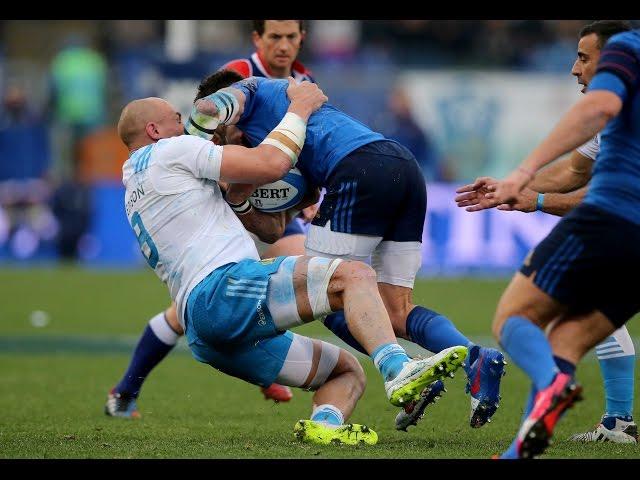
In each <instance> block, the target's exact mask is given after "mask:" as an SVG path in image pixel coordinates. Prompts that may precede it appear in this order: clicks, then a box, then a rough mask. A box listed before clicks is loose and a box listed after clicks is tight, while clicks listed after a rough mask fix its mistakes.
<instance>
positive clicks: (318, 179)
mask: <svg viewBox="0 0 640 480" xmlns="http://www.w3.org/2000/svg"><path fill="white" fill-rule="evenodd" d="M287 86H288V82H287V80H276V79H266V78H257V77H251V78H248V79H246V80H243V81H241V82H238V83H235V84H233V85H232V87H234V88H238V89H240V90H241V91H242V92H243V93H244V94H245V97H246V102H245V107H244V112H243V114H242V116H241V118H240V121H239V122H238V123H237V126H238V128H240V130H242V131H243V133H244V135H245V137H246V138H247V140H248V141H249V143H250V144H251V145H252V146H256V145H258V144H259V143H260V142H262V140H264V139H265V137H266V136H267V135H268V134H269V133H270V132H271V130H273V129H274V128H275V127H276V125H278V123H279V122H280V120H281V119H282V117H283V116H284V115H285V113H286V111H287V109H288V108H289V103H290V101H289V98H288V97H287ZM377 140H384V136H382V135H381V134H379V133H377V132H374V131H373V130H371V129H370V128H369V127H367V126H366V125H364V124H363V123H361V122H359V121H358V120H356V119H354V118H352V117H350V116H349V115H347V114H346V113H344V112H342V111H341V110H338V109H337V108H335V107H334V106H332V105H330V104H328V103H325V104H324V105H322V107H320V109H319V110H317V111H315V112H314V113H313V114H311V116H310V117H309V120H308V122H307V136H306V139H305V142H304V148H303V149H302V152H301V153H300V156H299V158H298V164H297V166H298V168H300V170H302V172H303V173H304V174H305V175H306V176H307V177H308V178H310V179H311V181H312V182H314V183H315V184H317V185H323V184H324V183H325V181H326V179H327V178H328V176H329V174H330V173H331V172H332V171H333V168H334V167H335V166H336V165H337V164H338V163H339V161H340V160H342V159H343V158H344V157H345V156H346V155H348V154H349V153H351V152H352V151H354V150H355V149H357V148H358V147H361V146H362V145H366V144H368V143H371V142H375V141H377Z"/></svg>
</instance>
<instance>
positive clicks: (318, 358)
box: [118, 78, 467, 445]
mask: <svg viewBox="0 0 640 480" xmlns="http://www.w3.org/2000/svg"><path fill="white" fill-rule="evenodd" d="M285 83H287V88H286V89H285V92H286V95H287V97H288V99H290V102H288V108H287V109H286V110H285V112H283V115H282V117H281V119H280V122H279V123H278V124H277V125H276V126H275V127H274V128H273V129H272V131H271V132H270V133H269V134H268V136H267V138H266V139H265V141H264V142H262V143H261V144H260V145H257V146H256V147H255V148H246V147H243V146H236V145H227V146H218V145H215V144H213V143H212V142H210V141H208V140H204V139H202V138H198V137H195V136H190V135H182V132H183V129H184V126H183V124H182V120H181V118H180V114H179V113H178V112H176V110H175V109H174V108H173V107H172V106H171V105H170V104H169V103H168V102H166V101H164V100H162V99H159V98H147V99H142V100H136V101H133V102H131V103H129V104H128V105H127V106H126V107H125V108H124V110H123V112H122V114H121V116H120V121H119V122H118V132H119V134H120V137H121V139H122V141H123V142H124V143H125V145H127V147H128V148H129V150H130V152H131V154H130V157H129V159H128V160H127V161H126V162H125V164H124V166H123V183H124V184H125V187H126V193H125V206H126V214H127V218H128V220H129V223H130V224H131V227H132V229H133V231H134V233H135V235H136V237H137V238H138V242H139V244H140V249H141V252H142V254H143V255H144V257H145V258H146V260H147V262H148V264H149V266H150V267H151V268H152V269H153V270H154V272H155V273H156V275H158V277H159V278H160V279H161V280H162V281H163V282H164V283H165V284H166V285H167V286H168V288H169V291H170V295H171V298H172V300H173V301H174V302H176V304H177V312H178V320H179V322H180V325H181V327H182V328H183V330H184V331H185V334H186V336H187V339H188V343H189V347H190V348H191V351H192V354H193V356H194V357H195V358H196V359H197V360H198V361H201V362H203V363H207V364H209V365H211V366H213V367H214V368H216V369H219V370H221V371H223V372H224V373H227V374H229V375H232V376H235V377H238V378H241V379H243V380H245V381H248V382H251V383H254V384H256V385H261V386H268V385H271V384H272V383H273V382H274V381H277V382H278V383H281V384H285V385H289V386H295V387H300V388H305V389H308V390H314V391H315V394H314V397H313V409H312V413H311V416H310V418H309V419H305V420H300V421H298V422H297V423H296V424H295V427H294V432H295V434H296V436H297V437H298V438H299V439H301V440H303V441H308V442H313V443H320V444H329V443H342V444H348V445H354V444H358V443H367V444H375V443H377V439H378V437H377V434H376V433H375V432H374V431H373V430H371V429H369V428H367V427H366V426H364V425H358V424H345V420H346V419H348V417H349V416H350V414H351V413H352V411H353V409H354V407H355V405H356V402H357V401H358V399H359V398H360V396H361V395H362V393H363V391H364V386H365V376H364V372H363V371H362V367H361V366H360V364H359V363H358V361H357V360H356V359H355V357H353V355H351V354H349V353H348V352H347V351H346V350H341V349H339V348H337V347H335V346H334V345H331V344H328V343H326V342H321V341H317V340H313V339H310V338H307V337H303V336H301V335H296V334H293V333H291V332H290V331H289V330H288V329H289V328H290V327H295V326H297V325H301V324H303V323H307V322H309V321H312V320H314V319H316V318H321V317H323V316H326V315H327V314H329V313H330V312H332V311H335V310H344V312H345V315H346V318H347V321H348V324H349V327H350V330H351V331H352V333H353V335H354V337H355V338H357V339H358V341H359V343H360V344H361V345H362V346H363V347H364V348H365V350H366V351H367V353H368V354H369V355H370V356H371V358H372V360H373V362H374V364H375V366H376V367H377V368H378V370H379V371H380V374H381V376H382V378H383V381H384V385H385V391H386V394H387V397H388V399H389V401H390V402H391V403H392V404H394V405H396V406H402V405H403V404H404V403H406V402H408V401H410V400H412V399H416V398H417V397H418V396H419V395H420V392H421V390H422V388H424V387H425V386H426V385H427V384H429V383H431V382H433V381H435V380H437V379H439V378H441V377H443V376H445V375H447V374H450V375H453V372H454V371H455V370H456V369H457V368H458V367H459V366H460V364H461V363H462V361H463V360H464V358H465V357H466V355H467V349H466V347H464V346H455V347H452V348H449V349H446V350H444V351H443V352H441V353H439V354H437V355H434V356H433V357H430V358H428V359H419V360H411V359H409V357H408V356H407V355H406V352H405V351H404V349H403V348H402V347H401V346H400V345H398V343H397V340H396V337H395V335H394V334H393V328H392V326H391V322H390V320H389V316H388V314H387V312H386V309H385V306H384V303H383V301H382V298H381V297H380V294H379V292H378V289H377V285H376V282H375V272H374V271H373V269H371V267H369V266H367V265H366V264H364V263H361V262H355V261H352V262H349V261H343V260H341V259H328V258H322V257H312V256H288V257H285V256H281V257H277V258H274V259H268V260H262V261H260V260H259V256H258V253H257V250H256V248H255V245H254V243H253V241H252V240H251V238H250V237H249V235H248V233H247V230H246V229H245V228H244V226H243V225H242V223H241V221H240V220H239V219H238V216H236V214H238V215H239V216H245V215H252V217H253V222H254V224H255V225H258V224H260V225H262V226H263V227H264V228H265V230H266V234H268V231H269V230H270V229H272V228H273V226H274V225H278V224H279V225H281V226H282V224H283V223H282V217H283V215H282V214H281V213H280V214H269V213H265V212H259V211H255V210H254V209H253V208H252V207H251V205H250V204H249V202H248V200H247V199H248V197H249V195H250V194H251V192H252V191H253V190H254V189H255V187H256V186H257V185H262V184H265V183H269V182H272V181H275V180H278V179H279V178H282V177H283V176H284V175H285V174H286V173H287V172H288V171H289V169H290V168H291V167H292V166H295V165H296V162H297V159H298V154H299V152H300V150H301V149H302V147H303V145H304V141H305V138H306V126H307V120H308V118H309V116H310V115H311V113H312V112H313V111H315V110H317V109H318V108H319V107H320V105H321V104H322V103H324V102H325V101H326V100H327V98H326V97H325V96H324V94H323V93H322V91H321V90H320V89H319V88H318V87H317V86H316V85H314V84H312V83H309V82H302V84H300V85H297V84H296V83H295V81H294V80H293V78H290V79H289V81H288V82H287V81H286V80H285ZM219 181H224V182H228V183H231V184H232V185H230V187H229V190H228V192H227V196H228V195H229V192H230V191H235V193H236V194H238V192H242V193H243V195H244V200H243V201H242V202H240V203H234V202H230V201H229V199H228V197H227V198H226V199H225V198H224V197H223V195H222V192H221V190H220V188H219V187H218V183H217V182H219ZM234 212H235V213H234Z"/></svg>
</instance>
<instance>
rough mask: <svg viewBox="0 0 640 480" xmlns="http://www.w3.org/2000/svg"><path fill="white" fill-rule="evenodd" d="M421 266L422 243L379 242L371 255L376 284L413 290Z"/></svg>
mask: <svg viewBox="0 0 640 480" xmlns="http://www.w3.org/2000/svg"><path fill="white" fill-rule="evenodd" d="M421 265H422V243H420V242H391V241H384V242H380V245H378V246H377V247H376V249H375V250H374V251H373V254H372V255H371V266H372V267H373V269H374V270H375V271H376V276H377V279H378V282H383V283H389V284H391V285H397V286H399V287H409V288H413V284H414V283H415V281H416V274H417V273H418V270H420V266H421Z"/></svg>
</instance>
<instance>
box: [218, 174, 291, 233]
mask: <svg viewBox="0 0 640 480" xmlns="http://www.w3.org/2000/svg"><path fill="white" fill-rule="evenodd" d="M222 187H223V186H222V185H221V188H222ZM256 187H257V185H251V184H240V183H234V184H229V185H226V186H225V188H224V190H225V200H226V201H227V203H229V205H230V206H231V209H232V210H233V211H234V212H235V214H236V216H237V217H238V219H239V220H240V222H241V223H242V225H243V226H244V228H246V229H247V230H248V231H250V232H251V233H253V234H255V235H257V236H258V238H259V239H260V240H262V241H263V242H265V243H275V242H276V241H278V239H280V238H281V237H282V235H283V234H284V229H285V226H286V220H285V212H263V211H261V210H257V209H255V208H253V207H252V206H251V205H250V204H249V205H246V204H247V203H248V202H247V200H248V198H249V196H251V193H252V192H253V191H254V190H255V189H256ZM242 205H244V209H243V208H242ZM239 209H240V211H239ZM243 210H244V211H243Z"/></svg>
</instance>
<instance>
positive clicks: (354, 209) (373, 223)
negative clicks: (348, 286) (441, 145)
mask: <svg viewBox="0 0 640 480" xmlns="http://www.w3.org/2000/svg"><path fill="white" fill-rule="evenodd" d="M325 187H326V193H325V195H324V198H323V200H322V203H321V204H320V209H319V211H318V213H317V214H316V216H315V217H314V219H313V221H312V222H311V223H312V224H313V225H317V226H320V227H324V226H325V225H326V224H327V222H331V223H330V225H331V230H332V231H334V232H342V233H353V234H360V235H373V236H376V237H382V240H383V241H393V242H421V241H422V230H423V227H424V220H425V214H426V211H427V188H426V184H425V180H424V177H423V176H422V171H421V170H420V167H419V166H418V162H417V161H416V159H415V157H414V156H413V154H412V153H411V152H410V151H409V150H408V149H407V148H405V147H403V146H402V145H400V144H399V143H397V142H394V141H391V140H380V141H377V142H372V143H368V144H367V145H363V146H362V147H360V148H357V149H356V150H354V151H353V152H351V153H350V154H349V155H347V156H346V157H345V158H343V159H342V160H341V161H340V163H338V164H337V165H336V167H335V169H334V170H333V172H332V173H331V175H330V176H329V178H328V180H327V184H326V185H325Z"/></svg>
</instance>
